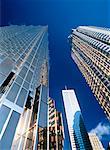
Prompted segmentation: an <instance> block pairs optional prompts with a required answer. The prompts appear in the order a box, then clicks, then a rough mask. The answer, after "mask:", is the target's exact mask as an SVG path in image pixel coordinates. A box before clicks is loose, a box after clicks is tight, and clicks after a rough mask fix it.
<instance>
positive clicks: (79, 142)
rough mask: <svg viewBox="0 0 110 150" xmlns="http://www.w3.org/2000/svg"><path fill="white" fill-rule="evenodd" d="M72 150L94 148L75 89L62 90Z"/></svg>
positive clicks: (89, 149)
mask: <svg viewBox="0 0 110 150" xmlns="http://www.w3.org/2000/svg"><path fill="white" fill-rule="evenodd" d="M62 95H63V101H64V108H65V113H66V119H67V125H68V131H69V137H70V143H71V149H72V150H92V147H91V144H90V141H89V136H88V133H87V131H86V128H85V125H84V122H83V118H82V114H81V110H80V107H79V104H78V100H77V98H76V95H75V92H74V90H62Z"/></svg>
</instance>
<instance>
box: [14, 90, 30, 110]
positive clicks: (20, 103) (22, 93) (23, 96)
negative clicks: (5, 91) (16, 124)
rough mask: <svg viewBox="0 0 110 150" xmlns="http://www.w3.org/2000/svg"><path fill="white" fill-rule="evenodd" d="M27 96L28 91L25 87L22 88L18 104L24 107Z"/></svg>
mask: <svg viewBox="0 0 110 150" xmlns="http://www.w3.org/2000/svg"><path fill="white" fill-rule="evenodd" d="M26 96H27V91H26V90H25V89H24V88H22V89H21V91H20V94H19V96H18V99H17V102H16V104H18V105H19V106H21V107H23V105H24V102H25V99H26Z"/></svg>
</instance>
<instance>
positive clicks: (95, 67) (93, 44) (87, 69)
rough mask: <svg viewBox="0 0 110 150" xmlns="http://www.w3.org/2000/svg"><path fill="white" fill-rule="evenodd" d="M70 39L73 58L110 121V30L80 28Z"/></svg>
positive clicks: (73, 31)
mask: <svg viewBox="0 0 110 150" xmlns="http://www.w3.org/2000/svg"><path fill="white" fill-rule="evenodd" d="M70 37H71V43H72V52H71V55H72V58H73V60H74V61H75V63H76V64H77V65H78V67H79V69H80V71H81V72H82V74H83V75H84V77H85V79H86V81H87V83H88V84H89V86H90V88H91V90H92V92H93V93H94V95H95V96H96V99H97V100H98V102H99V104H100V105H101V107H102V108H103V110H104V112H105V114H106V115H107V117H108V119H110V29H107V28H100V27H91V26H79V27H78V28H77V29H75V30H74V29H73V30H72V34H71V36H70Z"/></svg>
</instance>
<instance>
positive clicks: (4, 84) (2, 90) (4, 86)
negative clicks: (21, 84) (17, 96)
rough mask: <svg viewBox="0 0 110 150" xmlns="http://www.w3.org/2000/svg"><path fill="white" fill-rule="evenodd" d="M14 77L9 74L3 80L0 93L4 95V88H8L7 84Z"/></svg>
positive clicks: (12, 74)
mask: <svg viewBox="0 0 110 150" xmlns="http://www.w3.org/2000/svg"><path fill="white" fill-rule="evenodd" d="M13 76H14V73H13V72H11V73H10V74H9V75H8V77H7V78H6V79H5V81H4V82H3V84H2V85H1V87H0V93H4V92H5V89H6V87H7V86H8V84H9V83H10V81H11V79H12V78H13Z"/></svg>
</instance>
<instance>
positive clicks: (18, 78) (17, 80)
mask: <svg viewBox="0 0 110 150" xmlns="http://www.w3.org/2000/svg"><path fill="white" fill-rule="evenodd" d="M15 81H16V82H17V83H19V84H20V85H21V84H22V82H23V79H22V78H20V77H17V78H16V80H15Z"/></svg>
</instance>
